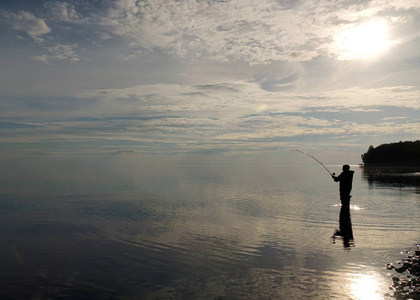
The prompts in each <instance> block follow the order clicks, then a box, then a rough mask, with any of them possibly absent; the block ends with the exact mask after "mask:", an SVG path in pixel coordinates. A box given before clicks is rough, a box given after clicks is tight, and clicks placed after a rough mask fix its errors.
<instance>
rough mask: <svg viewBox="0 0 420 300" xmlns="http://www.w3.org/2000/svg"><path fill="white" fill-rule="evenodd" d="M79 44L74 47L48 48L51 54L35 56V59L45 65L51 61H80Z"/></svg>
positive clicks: (57, 46)
mask: <svg viewBox="0 0 420 300" xmlns="http://www.w3.org/2000/svg"><path fill="white" fill-rule="evenodd" d="M78 46H79V45H77V44H73V45H61V44H57V45H55V46H53V47H47V50H48V52H49V53H50V54H48V55H46V54H44V55H35V56H33V58H34V59H36V60H39V61H41V62H43V63H46V64H48V62H49V61H50V60H67V59H68V60H70V61H71V62H73V63H74V62H78V61H80V58H79V55H78V54H77V52H76V50H77V49H78Z"/></svg>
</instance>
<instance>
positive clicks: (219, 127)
mask: <svg viewBox="0 0 420 300" xmlns="http://www.w3.org/2000/svg"><path fill="white" fill-rule="evenodd" d="M0 16H1V19H0V20H1V21H0V22H1V24H0V37H1V43H0V45H1V48H0V54H1V56H0V69H1V72H0V86H1V87H0V152H1V155H2V157H3V158H5V157H8V156H13V155H22V156H31V157H36V156H42V155H45V154H48V155H64V154H68V155H76V154H78V155H80V154H83V155H91V156H95V155H102V156H103V155H114V156H125V157H127V156H133V155H139V156H142V157H144V156H145V155H148V154H153V155H154V157H156V156H159V155H165V156H168V155H169V156H179V155H183V154H185V155H191V157H198V156H200V157H203V158H206V157H207V158H210V157H215V156H223V155H227V156H229V157H234V156H238V157H239V156H241V157H242V156H246V155H249V156H252V157H268V156H273V155H274V157H275V156H276V155H279V156H278V159H279V162H281V161H282V159H285V160H287V159H289V158H291V157H294V156H298V159H299V160H303V159H304V158H303V157H302V156H299V154H298V153H296V152H295V153H292V152H291V151H290V150H291V149H300V150H306V151H308V152H309V153H311V154H314V155H320V157H322V159H323V162H324V163H326V164H329V163H331V164H333V163H338V164H339V163H341V162H343V163H344V162H347V163H359V162H361V160H360V154H361V153H363V152H365V151H366V150H367V148H368V147H369V145H374V146H377V145H379V144H383V143H390V142H398V141H405V140H418V139H419V137H420V93H419V84H420V81H419V78H420V57H419V54H420V51H419V50H420V39H419V34H420V24H419V20H420V1H419V0H393V1H389V0H371V1H368V0H301V1H300V0H264V1H255V0H238V1H234V0H232V1H229V0H205V1H204V0H150V1H149V0H144V1H136V0H115V1H111V0H108V1H106V0H104V1H101V0H97V1H95V0H91V1H84V0H76V1H42V0H37V1H32V0H25V1H24V0H14V1H2V3H1V4H0ZM279 153H280V154H279ZM282 153H283V154H284V157H283V158H282V157H281V155H282ZM344 160H345V161H344ZM310 163H313V162H311V161H310Z"/></svg>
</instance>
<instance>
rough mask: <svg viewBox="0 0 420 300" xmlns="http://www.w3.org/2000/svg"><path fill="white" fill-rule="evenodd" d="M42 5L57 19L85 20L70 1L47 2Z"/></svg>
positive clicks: (77, 21)
mask: <svg viewBox="0 0 420 300" xmlns="http://www.w3.org/2000/svg"><path fill="white" fill-rule="evenodd" d="M44 6H45V8H47V9H48V10H49V11H50V12H51V14H52V17H53V18H54V19H56V20H58V21H61V22H68V23H83V22H85V21H86V20H85V19H83V15H81V14H80V13H78V12H77V11H76V7H75V6H74V5H73V4H71V3H67V2H47V3H45V4H44Z"/></svg>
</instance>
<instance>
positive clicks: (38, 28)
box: [7, 11, 51, 43]
mask: <svg viewBox="0 0 420 300" xmlns="http://www.w3.org/2000/svg"><path fill="white" fill-rule="evenodd" d="M7 15H8V16H9V18H11V19H12V21H13V28H14V29H16V30H19V31H24V32H26V34H28V35H29V36H30V37H31V38H32V39H33V40H34V41H35V42H36V43H42V42H44V38H43V37H42V36H43V35H45V34H48V33H50V32H51V28H50V27H48V25H47V24H46V23H45V21H44V19H41V18H38V17H36V16H35V15H34V14H33V13H31V12H28V11H19V12H18V13H17V14H14V13H7Z"/></svg>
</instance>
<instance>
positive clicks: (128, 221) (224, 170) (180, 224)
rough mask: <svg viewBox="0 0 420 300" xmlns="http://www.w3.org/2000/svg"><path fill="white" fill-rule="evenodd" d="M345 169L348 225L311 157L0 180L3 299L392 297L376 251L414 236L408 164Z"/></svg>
mask: <svg viewBox="0 0 420 300" xmlns="http://www.w3.org/2000/svg"><path fill="white" fill-rule="evenodd" d="M328 168H330V169H331V170H332V171H334V172H337V173H338V172H339V171H340V167H339V166H328ZM352 169H354V170H355V171H356V172H355V177H354V185H353V192H352V195H353V197H352V199H351V209H350V218H351V230H352V233H353V238H347V239H346V238H342V237H341V236H339V235H336V236H334V233H335V231H336V230H337V229H339V216H340V209H341V207H340V202H339V198H338V185H337V183H334V182H333V180H332V179H331V178H330V176H329V174H328V173H327V172H325V170H323V169H322V168H321V167H320V166H310V167H307V166H306V167H303V166H249V165H247V166H166V167H165V168H164V169H159V170H156V171H154V170H150V167H144V168H142V167H139V166H137V167H127V166H125V167H124V170H121V169H118V171H115V172H114V173H113V174H112V176H111V175H110V176H105V175H104V174H103V172H98V174H97V176H89V178H85V177H83V178H73V179H72V180H69V179H68V177H66V176H56V177H54V176H52V177H48V178H38V179H31V178H30V177H29V176H28V178H26V179H22V181H21V182H20V183H19V184H14V183H13V182H12V181H9V182H7V183H3V185H2V190H3V193H2V194H1V198H0V232H1V239H2V243H1V246H0V265H1V266H2V267H1V268H0V296H1V299H305V298H306V299H393V298H394V297H393V293H394V291H393V290H392V289H391V287H392V277H393V276H395V274H394V273H395V272H394V271H393V270H388V269H387V268H386V263H388V262H395V261H397V260H399V259H401V258H403V257H404V256H407V253H405V252H404V251H405V250H409V251H411V250H413V249H414V248H415V245H416V244H417V243H418V242H420V224H419V222H418V220H419V212H420V185H418V180H417V178H419V177H420V175H419V174H415V173H410V174H398V176H394V177H398V178H400V179H398V178H393V179H392V178H391V179H390V178H389V176H391V177H393V174H392V173H391V174H387V176H378V175H375V176H372V174H369V173H366V172H363V169H360V168H359V167H357V166H353V167H352ZM408 176H411V177H413V178H415V179H414V180H413V179H410V180H409V182H407V177H408ZM104 178H106V179H104ZM401 178H403V180H401ZM16 186H19V188H17V187H16ZM403 275H404V274H403Z"/></svg>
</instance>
